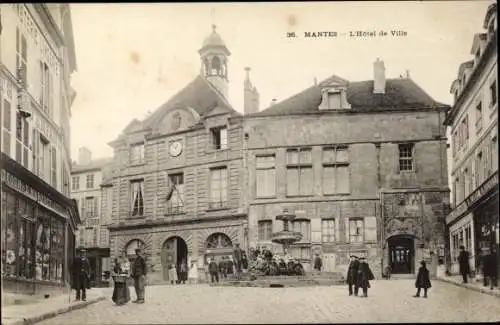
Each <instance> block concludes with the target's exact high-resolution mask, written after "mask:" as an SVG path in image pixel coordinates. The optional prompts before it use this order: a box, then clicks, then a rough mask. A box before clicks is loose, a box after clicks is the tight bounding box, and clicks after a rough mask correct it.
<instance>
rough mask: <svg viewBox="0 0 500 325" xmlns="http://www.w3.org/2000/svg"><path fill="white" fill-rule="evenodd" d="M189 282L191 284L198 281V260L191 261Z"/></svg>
mask: <svg viewBox="0 0 500 325" xmlns="http://www.w3.org/2000/svg"><path fill="white" fill-rule="evenodd" d="M188 282H189V283H190V284H196V283H198V266H197V265H196V261H191V267H190V268H189V272H188Z"/></svg>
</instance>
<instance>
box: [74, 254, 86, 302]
mask: <svg viewBox="0 0 500 325" xmlns="http://www.w3.org/2000/svg"><path fill="white" fill-rule="evenodd" d="M85 255H86V250H85V249H83V248H80V249H79V250H78V256H77V257H76V258H75V259H74V260H73V264H72V266H71V271H72V272H71V273H72V278H73V281H72V282H73V288H74V289H75V290H76V300H80V298H81V299H82V300H83V301H86V300H87V289H90V262H89V260H88V259H87V257H86V256H85ZM80 293H81V295H80Z"/></svg>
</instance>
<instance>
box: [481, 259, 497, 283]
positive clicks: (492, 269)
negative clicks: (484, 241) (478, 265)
mask: <svg viewBox="0 0 500 325" xmlns="http://www.w3.org/2000/svg"><path fill="white" fill-rule="evenodd" d="M482 262H483V263H482V264H483V285H484V286H485V287H486V286H488V282H489V284H490V289H491V290H493V287H495V286H496V285H497V265H496V264H497V261H496V258H495V254H494V252H491V251H489V250H488V251H486V252H485V254H484V255H483V261H482Z"/></svg>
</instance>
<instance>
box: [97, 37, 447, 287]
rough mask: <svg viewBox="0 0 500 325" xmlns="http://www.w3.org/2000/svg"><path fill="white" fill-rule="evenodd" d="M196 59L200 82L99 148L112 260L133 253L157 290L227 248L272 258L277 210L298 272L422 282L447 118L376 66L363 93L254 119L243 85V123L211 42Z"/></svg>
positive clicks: (318, 92) (438, 251) (283, 107)
mask: <svg viewBox="0 0 500 325" xmlns="http://www.w3.org/2000/svg"><path fill="white" fill-rule="evenodd" d="M199 53H200V56H201V63H202V64H201V66H202V69H201V73H200V76H198V77H197V78H195V80H193V81H192V82H191V83H190V84H188V85H187V86H186V87H185V88H184V89H183V90H181V91H180V92H179V93H178V94H176V95H175V96H173V97H172V98H171V99H170V100H169V101H167V102H166V103H165V104H164V105H162V106H161V107H160V108H158V109H157V110H156V112H154V113H153V114H152V115H150V116H149V117H148V118H146V119H145V120H144V121H138V120H134V121H132V122H131V123H130V124H129V126H128V127H127V128H126V129H125V130H124V131H123V133H122V134H121V135H120V136H119V137H118V139H116V140H115V141H113V142H112V143H111V146H113V148H114V151H115V162H114V164H115V166H114V169H115V173H114V175H113V177H112V178H111V179H110V180H109V181H108V182H106V183H105V184H104V185H103V193H104V195H105V197H104V198H103V199H102V202H103V203H104V204H107V205H112V207H111V208H112V220H113V221H112V223H111V224H110V225H109V229H110V240H111V243H110V247H111V256H112V257H114V256H117V255H120V254H126V255H130V257H132V255H133V254H134V248H135V247H137V246H138V245H141V246H143V247H144V250H145V252H146V255H147V257H148V261H149V265H150V267H151V268H152V271H153V272H150V274H151V275H150V276H149V277H150V279H151V280H152V281H156V280H167V272H166V270H167V267H168V265H169V264H171V263H178V262H179V261H180V260H183V259H188V260H189V259H191V260H196V261H197V262H198V265H199V266H200V267H201V266H202V265H203V261H204V260H205V259H206V257H207V256H209V255H224V254H230V252H231V246H232V244H234V243H238V242H239V243H240V244H241V246H242V248H244V249H246V248H249V247H256V246H267V247H269V248H273V249H274V250H275V251H280V252H281V247H277V246H274V245H273V244H272V243H271V241H270V239H271V233H272V232H273V231H279V230H281V227H282V225H281V223H279V222H277V221H276V219H275V218H276V215H278V214H280V213H281V212H282V211H283V210H284V209H288V211H289V212H291V213H294V214H296V216H297V219H296V221H295V222H294V223H293V225H292V227H293V229H294V230H295V231H300V232H301V233H302V235H303V239H302V240H301V241H300V242H299V243H296V244H294V245H293V246H292V247H290V250H289V252H290V253H291V254H292V255H294V256H295V257H297V258H299V259H300V260H301V262H302V263H304V265H305V267H306V270H310V268H311V261H312V259H313V257H314V254H315V253H318V254H321V255H322V256H323V261H324V266H325V270H326V271H341V270H343V269H344V268H345V267H346V266H347V257H348V255H349V254H358V255H365V256H366V257H367V258H368V260H369V261H370V264H371V265H372V267H373V269H374V272H375V273H376V276H380V275H381V270H382V269H383V268H384V267H385V266H387V265H389V266H391V268H392V269H393V273H414V272H415V271H416V269H418V261H419V260H420V259H427V260H428V261H429V262H430V263H429V265H431V272H435V266H436V264H437V263H438V261H439V260H441V261H442V259H443V258H444V216H445V214H446V211H445V210H446V207H447V205H448V202H449V199H448V195H449V190H448V183H447V182H448V181H447V172H446V138H445V127H444V125H443V120H444V117H445V116H444V114H445V112H446V110H447V109H448V108H449V107H448V106H446V105H443V104H440V103H438V102H436V101H434V100H433V99H432V98H431V97H430V96H429V95H428V94H427V93H425V92H424V91H423V90H422V89H421V88H420V87H419V86H418V85H416V84H415V83H414V82H413V81H412V80H411V79H410V78H408V77H407V78H398V79H386V76H385V67H384V63H383V62H382V61H379V60H377V62H375V63H374V80H368V81H361V82H349V81H347V80H344V79H342V78H340V77H337V76H332V77H330V78H328V79H326V80H324V81H323V82H320V83H319V84H317V85H314V86H312V87H310V88H308V89H306V90H304V91H303V92H301V93H299V94H297V95H294V96H292V97H290V98H289V99H286V100H284V101H282V102H279V103H276V104H274V105H272V106H271V107H269V108H268V109H265V110H263V111H261V112H259V111H258V102H259V95H258V92H257V90H256V89H255V87H254V86H253V85H252V83H251V82H250V79H249V77H248V75H247V79H246V80H245V82H244V89H245V92H244V95H245V97H244V101H245V107H244V111H245V115H244V116H243V115H241V114H239V113H237V112H236V111H235V110H234V109H233V108H232V107H231V105H230V104H229V103H228V101H227V87H228V79H227V62H228V61H227V58H228V56H229V54H230V53H229V51H228V49H227V47H226V45H225V44H224V42H223V41H222V39H221V38H220V36H219V35H218V34H217V33H216V32H215V29H214V31H213V33H212V34H211V35H210V36H209V37H208V38H207V39H206V40H205V41H204V43H203V47H202V49H201V50H200V52H199ZM173 184H175V185H176V186H175V189H174V190H173V188H174V187H173V186H172V185H173ZM170 194H171V195H170ZM104 208H106V207H104Z"/></svg>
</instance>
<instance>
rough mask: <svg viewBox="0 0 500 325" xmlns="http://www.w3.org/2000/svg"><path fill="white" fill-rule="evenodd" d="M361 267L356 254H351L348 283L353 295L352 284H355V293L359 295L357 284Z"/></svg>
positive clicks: (350, 294) (350, 292)
mask: <svg viewBox="0 0 500 325" xmlns="http://www.w3.org/2000/svg"><path fill="white" fill-rule="evenodd" d="M358 268H359V260H358V257H357V256H356V255H351V256H350V262H349V268H348V269H347V284H348V285H349V296H352V294H353V290H352V286H354V295H355V296H357V295H358V289H359V288H358V286H357V284H356V283H357V281H356V280H357V275H358Z"/></svg>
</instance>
